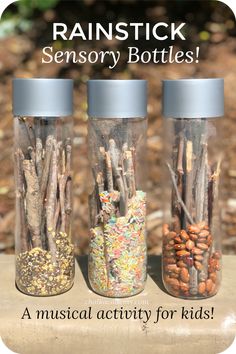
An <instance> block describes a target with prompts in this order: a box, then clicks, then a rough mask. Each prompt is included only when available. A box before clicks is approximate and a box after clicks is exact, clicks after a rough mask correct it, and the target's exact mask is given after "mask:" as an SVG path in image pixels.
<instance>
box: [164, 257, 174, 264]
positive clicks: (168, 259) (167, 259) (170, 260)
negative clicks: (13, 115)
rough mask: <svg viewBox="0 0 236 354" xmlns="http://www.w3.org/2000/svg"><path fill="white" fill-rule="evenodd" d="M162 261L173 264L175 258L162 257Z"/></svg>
mask: <svg viewBox="0 0 236 354" xmlns="http://www.w3.org/2000/svg"><path fill="white" fill-rule="evenodd" d="M164 263H165V264H175V263H176V260H175V258H174V257H164Z"/></svg>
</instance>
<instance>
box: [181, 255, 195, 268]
mask: <svg viewBox="0 0 236 354" xmlns="http://www.w3.org/2000/svg"><path fill="white" fill-rule="evenodd" d="M183 261H184V262H185V263H186V264H187V266H188V267H192V266H193V258H192V257H191V256H190V257H189V256H187V257H184V259H183Z"/></svg>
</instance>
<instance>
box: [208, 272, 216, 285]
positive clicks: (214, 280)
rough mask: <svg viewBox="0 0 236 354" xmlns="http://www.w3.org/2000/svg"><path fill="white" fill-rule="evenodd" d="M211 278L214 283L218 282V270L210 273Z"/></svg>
mask: <svg viewBox="0 0 236 354" xmlns="http://www.w3.org/2000/svg"><path fill="white" fill-rule="evenodd" d="M209 278H210V279H211V280H212V281H213V283H216V281H217V275H216V272H213V273H210V275H209Z"/></svg>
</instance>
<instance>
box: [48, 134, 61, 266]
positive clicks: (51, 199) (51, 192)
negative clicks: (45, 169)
mask: <svg viewBox="0 0 236 354" xmlns="http://www.w3.org/2000/svg"><path fill="white" fill-rule="evenodd" d="M52 142H53V150H52V157H51V163H50V169H49V176H48V184H47V201H46V225H47V239H48V245H49V249H50V251H51V253H52V258H53V260H54V261H55V259H56V244H55V241H54V239H53V235H54V234H53V233H54V232H55V230H54V229H53V227H54V213H55V209H56V195H57V173H58V166H57V148H56V142H55V140H54V139H53V140H52Z"/></svg>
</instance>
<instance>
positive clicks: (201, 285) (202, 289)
mask: <svg viewBox="0 0 236 354" xmlns="http://www.w3.org/2000/svg"><path fill="white" fill-rule="evenodd" d="M205 291H206V283H205V282H204V281H202V282H200V283H199V284H198V292H199V294H201V295H202V294H204V293H205Z"/></svg>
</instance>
